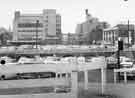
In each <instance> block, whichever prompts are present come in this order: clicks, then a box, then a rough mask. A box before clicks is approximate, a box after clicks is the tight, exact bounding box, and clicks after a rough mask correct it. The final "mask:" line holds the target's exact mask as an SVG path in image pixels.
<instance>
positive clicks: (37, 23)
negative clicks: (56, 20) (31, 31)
mask: <svg viewBox="0 0 135 98" xmlns="http://www.w3.org/2000/svg"><path fill="white" fill-rule="evenodd" d="M38 25H39V20H37V21H36V49H37V48H38Z"/></svg>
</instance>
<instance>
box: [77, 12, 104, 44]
mask: <svg viewBox="0 0 135 98" xmlns="http://www.w3.org/2000/svg"><path fill="white" fill-rule="evenodd" d="M85 12H86V21H84V22H82V23H80V24H78V25H77V27H76V35H77V36H78V43H79V44H92V42H93V41H99V40H102V31H101V30H102V29H103V28H104V24H105V23H106V22H99V20H98V19H97V18H95V17H92V16H91V15H90V14H89V13H88V10H85ZM96 30H97V31H96Z"/></svg>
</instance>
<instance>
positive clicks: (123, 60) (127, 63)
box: [120, 56, 134, 68]
mask: <svg viewBox="0 0 135 98" xmlns="http://www.w3.org/2000/svg"><path fill="white" fill-rule="evenodd" d="M133 64H134V61H133V60H132V59H131V58H127V57H123V56H122V57H120V65H121V67H122V68H131V67H133Z"/></svg>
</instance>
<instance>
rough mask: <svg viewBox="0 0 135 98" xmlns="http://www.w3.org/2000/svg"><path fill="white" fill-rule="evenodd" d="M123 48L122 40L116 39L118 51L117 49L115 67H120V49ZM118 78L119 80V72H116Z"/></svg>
mask: <svg viewBox="0 0 135 98" xmlns="http://www.w3.org/2000/svg"><path fill="white" fill-rule="evenodd" d="M121 50H123V40H121V39H118V51H117V69H120V68H121V65H120V51H121ZM118 79H119V81H120V72H118Z"/></svg>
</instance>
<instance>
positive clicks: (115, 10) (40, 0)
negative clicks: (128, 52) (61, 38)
mask: <svg viewBox="0 0 135 98" xmlns="http://www.w3.org/2000/svg"><path fill="white" fill-rule="evenodd" d="M43 9H56V10H57V12H58V13H59V14H61V16H62V32H63V33H68V32H71V33H74V32H75V28H76V24H78V23H81V22H83V21H84V20H85V9H89V13H90V14H91V15H92V16H93V17H97V18H99V20H100V21H107V22H108V23H110V24H111V25H112V26H113V25H115V24H117V23H121V21H127V20H128V19H129V20H130V22H131V21H132V23H135V0H129V1H127V2H124V0H0V27H6V28H8V27H9V26H11V27H12V21H13V18H14V11H21V13H42V10H43Z"/></svg>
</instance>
